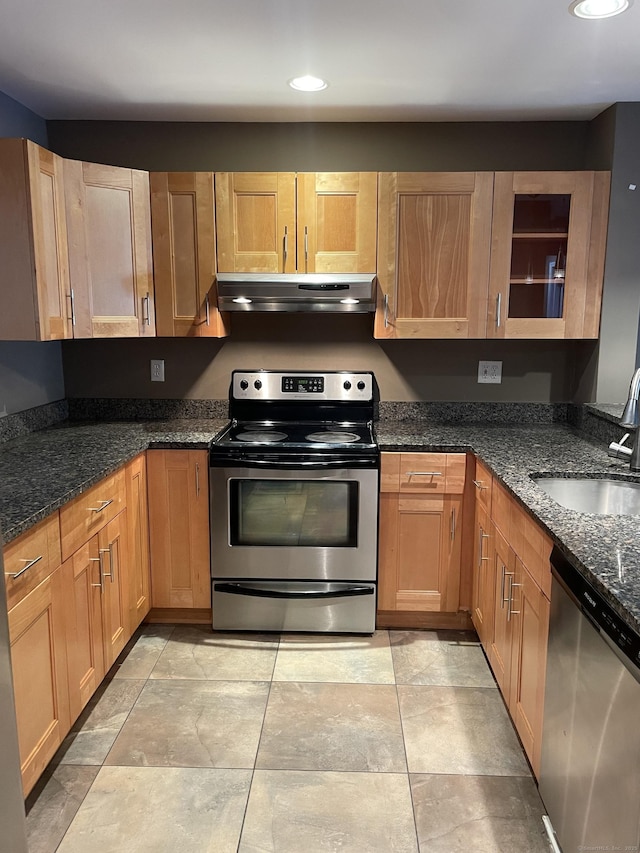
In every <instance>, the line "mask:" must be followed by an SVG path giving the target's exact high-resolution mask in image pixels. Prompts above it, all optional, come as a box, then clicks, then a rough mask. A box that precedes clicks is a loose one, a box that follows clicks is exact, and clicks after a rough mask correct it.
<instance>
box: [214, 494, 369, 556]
mask: <svg viewBox="0 0 640 853" xmlns="http://www.w3.org/2000/svg"><path fill="white" fill-rule="evenodd" d="M229 488H230V498H231V500H230V508H231V511H230V522H231V544H232V545H259V546H267V547H268V546H295V547H309V548H318V547H338V548H355V547H357V544H358V541H357V540H358V532H357V528H358V525H357V518H358V483H357V482H355V481H346V482H345V481H333V480H322V481H319V480H259V479H256V480H254V479H251V480H244V479H243V480H234V479H232V480H230V482H229Z"/></svg>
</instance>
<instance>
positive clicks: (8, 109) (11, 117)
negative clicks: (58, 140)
mask: <svg viewBox="0 0 640 853" xmlns="http://www.w3.org/2000/svg"><path fill="white" fill-rule="evenodd" d="M0 136H14V137H25V139H32V140H33V141H34V142H37V143H38V145H44V146H45V148H46V147H47V145H48V138H47V123H46V121H45V120H44V119H43V118H40V116H39V115H36V114H35V113H32V112H31V110H28V109H27V108H26V107H23V106H22V104H19V103H18V102H17V101H14V100H13V98H10V97H9V95H5V94H4V92H0Z"/></svg>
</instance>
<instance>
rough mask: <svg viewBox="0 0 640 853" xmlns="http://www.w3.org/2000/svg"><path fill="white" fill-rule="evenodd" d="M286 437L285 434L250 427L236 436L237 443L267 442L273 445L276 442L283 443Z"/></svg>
mask: <svg viewBox="0 0 640 853" xmlns="http://www.w3.org/2000/svg"><path fill="white" fill-rule="evenodd" d="M286 437H287V434H286V432H278V431H277V430H269V429H265V428H264V427H263V428H262V429H260V428H256V427H251V428H248V429H245V430H244V431H243V432H239V433H237V435H236V438H237V440H238V441H249V442H252V443H256V444H258V443H260V444H261V443H263V442H268V443H269V444H273V443H275V442H277V441H284V440H285V439H286Z"/></svg>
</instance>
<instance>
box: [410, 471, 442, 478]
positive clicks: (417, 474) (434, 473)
mask: <svg viewBox="0 0 640 853" xmlns="http://www.w3.org/2000/svg"><path fill="white" fill-rule="evenodd" d="M407 477H442V471H407Z"/></svg>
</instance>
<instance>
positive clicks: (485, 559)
mask: <svg viewBox="0 0 640 853" xmlns="http://www.w3.org/2000/svg"><path fill="white" fill-rule="evenodd" d="M488 538H489V534H488V533H485V532H484V530H483V529H482V527H481V528H480V536H478V568H480V566H481V565H482V563H483V562H488V561H489V558H488V557H485V556H483V554H482V540H483V539H488Z"/></svg>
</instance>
